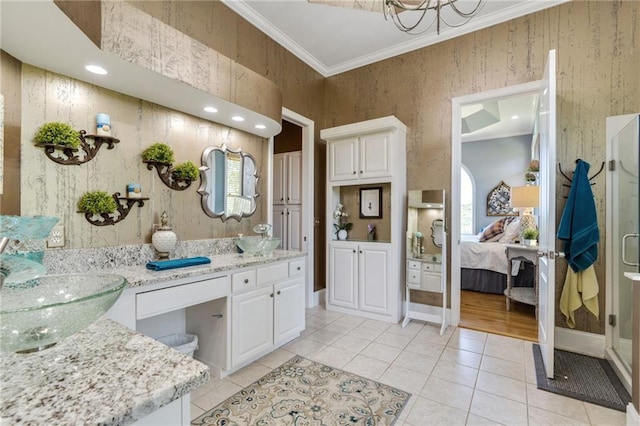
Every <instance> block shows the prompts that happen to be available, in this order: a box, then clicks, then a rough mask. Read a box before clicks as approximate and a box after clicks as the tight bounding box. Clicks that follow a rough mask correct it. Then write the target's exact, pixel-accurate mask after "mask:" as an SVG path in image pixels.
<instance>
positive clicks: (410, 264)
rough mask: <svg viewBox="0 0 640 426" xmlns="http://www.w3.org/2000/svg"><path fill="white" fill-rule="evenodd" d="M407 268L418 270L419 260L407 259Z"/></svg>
mask: <svg viewBox="0 0 640 426" xmlns="http://www.w3.org/2000/svg"><path fill="white" fill-rule="evenodd" d="M407 268H409V269H417V270H420V262H418V261H417V260H407Z"/></svg>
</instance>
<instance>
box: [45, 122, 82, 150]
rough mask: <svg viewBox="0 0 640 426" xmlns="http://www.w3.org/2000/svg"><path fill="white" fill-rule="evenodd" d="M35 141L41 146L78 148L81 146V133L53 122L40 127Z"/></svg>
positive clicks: (66, 125) (65, 125)
mask: <svg viewBox="0 0 640 426" xmlns="http://www.w3.org/2000/svg"><path fill="white" fill-rule="evenodd" d="M34 141H35V142H36V143H39V144H51V145H62V146H68V147H70V148H78V147H79V146H80V132H79V131H77V130H75V129H74V128H73V127H71V126H69V125H68V124H66V123H61V122H58V121H52V122H49V123H45V124H43V125H42V126H40V128H39V129H38V131H37V133H36V136H35V137H34Z"/></svg>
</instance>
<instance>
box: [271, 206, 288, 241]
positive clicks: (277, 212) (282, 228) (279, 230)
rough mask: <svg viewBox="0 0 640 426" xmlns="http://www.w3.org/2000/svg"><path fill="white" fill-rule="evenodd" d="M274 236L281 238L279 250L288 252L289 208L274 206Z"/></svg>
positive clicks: (272, 229)
mask: <svg viewBox="0 0 640 426" xmlns="http://www.w3.org/2000/svg"><path fill="white" fill-rule="evenodd" d="M271 231H272V232H273V236H274V237H277V238H280V245H278V248H279V249H282V250H287V249H289V247H287V239H288V235H287V206H283V205H275V204H274V206H273V226H272V228H271Z"/></svg>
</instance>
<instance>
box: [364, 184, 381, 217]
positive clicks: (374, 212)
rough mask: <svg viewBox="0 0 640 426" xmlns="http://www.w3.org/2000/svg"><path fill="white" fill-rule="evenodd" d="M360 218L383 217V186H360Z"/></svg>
mask: <svg viewBox="0 0 640 426" xmlns="http://www.w3.org/2000/svg"><path fill="white" fill-rule="evenodd" d="M360 218H361V219H382V187H381V186H380V187H376V188H360Z"/></svg>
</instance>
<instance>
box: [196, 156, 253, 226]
mask: <svg viewBox="0 0 640 426" xmlns="http://www.w3.org/2000/svg"><path fill="white" fill-rule="evenodd" d="M200 179H201V185H200V188H198V193H199V194H200V195H201V196H202V209H203V210H204V212H205V213H206V214H207V215H209V216H211V217H219V218H220V219H222V221H223V222H224V221H226V220H227V219H229V218H233V219H236V220H237V221H240V219H242V218H243V217H247V216H251V215H252V214H253V213H254V212H255V211H256V198H257V197H258V195H259V194H258V192H257V183H258V174H257V170H256V162H255V160H254V158H253V157H252V156H251V155H250V154H246V153H243V152H242V150H240V149H238V150H237V151H236V150H232V149H230V148H228V147H227V146H226V145H224V144H223V145H222V146H220V147H208V148H207V149H205V150H204V152H203V153H202V167H200Z"/></svg>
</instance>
